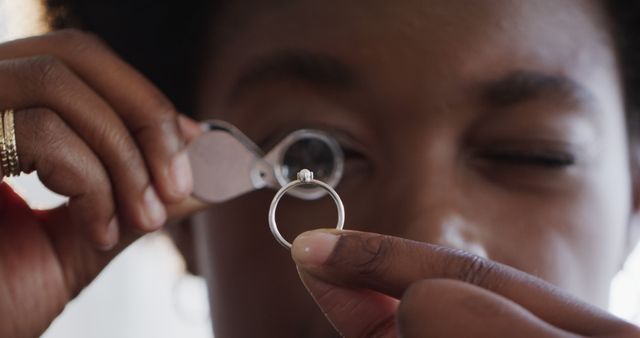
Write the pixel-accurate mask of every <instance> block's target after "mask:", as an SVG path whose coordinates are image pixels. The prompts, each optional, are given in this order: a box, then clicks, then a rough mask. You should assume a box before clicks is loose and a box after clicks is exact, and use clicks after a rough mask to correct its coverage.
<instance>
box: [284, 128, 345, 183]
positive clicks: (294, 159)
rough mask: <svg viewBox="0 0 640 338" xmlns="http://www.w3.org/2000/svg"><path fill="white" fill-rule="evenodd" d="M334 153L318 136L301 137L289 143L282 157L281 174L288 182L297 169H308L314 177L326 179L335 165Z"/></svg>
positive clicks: (291, 179) (294, 177)
mask: <svg viewBox="0 0 640 338" xmlns="http://www.w3.org/2000/svg"><path fill="white" fill-rule="evenodd" d="M334 156H335V154H334V152H333V151H332V150H331V147H330V146H329V144H327V142H325V141H324V140H322V139H319V138H303V139H301V140H298V141H296V142H294V143H293V144H291V145H290V146H289V148H288V149H287V150H286V152H285V153H284V157H283V159H282V167H281V168H282V176H284V177H286V178H287V179H288V180H289V182H290V181H293V180H295V179H296V175H297V173H298V171H300V170H302V169H309V170H311V171H313V174H314V177H315V178H316V179H318V180H321V181H325V182H326V181H328V180H329V178H330V177H331V175H332V174H333V171H334V170H335V166H336V159H335V158H334Z"/></svg>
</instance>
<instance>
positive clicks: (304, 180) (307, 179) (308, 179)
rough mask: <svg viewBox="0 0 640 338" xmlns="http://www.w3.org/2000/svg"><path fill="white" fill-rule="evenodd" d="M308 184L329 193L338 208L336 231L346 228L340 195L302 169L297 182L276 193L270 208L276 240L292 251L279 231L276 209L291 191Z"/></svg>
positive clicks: (270, 217) (271, 223) (270, 222)
mask: <svg viewBox="0 0 640 338" xmlns="http://www.w3.org/2000/svg"><path fill="white" fill-rule="evenodd" d="M307 184H313V185H317V186H320V187H321V188H323V189H325V190H326V191H327V192H328V193H329V195H330V196H331V198H333V201H334V202H335V203H336V207H337V208H338V224H337V225H336V229H338V230H342V229H343V227H344V205H343V204H342V200H341V199H340V196H338V193H337V192H336V191H335V190H333V188H332V187H331V186H330V185H328V184H326V183H324V182H322V181H318V180H315V179H313V172H311V171H310V170H308V169H302V170H300V172H298V179H297V180H295V181H292V182H290V183H289V184H287V185H285V186H284V187H282V188H281V189H280V190H279V191H278V192H277V193H276V195H275V196H274V197H273V201H271V207H270V208H269V228H270V229H271V233H272V234H273V236H274V237H275V238H276V240H277V241H278V243H280V244H281V245H282V246H283V247H285V248H287V249H291V243H289V242H288V241H287V240H286V239H284V237H282V235H281V234H280V231H279V230H278V224H277V223H276V209H277V208H278V202H280V199H281V198H282V197H283V196H284V195H285V194H286V193H287V191H289V190H290V189H293V188H295V187H297V186H300V185H307Z"/></svg>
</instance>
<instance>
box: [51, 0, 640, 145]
mask: <svg viewBox="0 0 640 338" xmlns="http://www.w3.org/2000/svg"><path fill="white" fill-rule="evenodd" d="M42 1H43V2H44V4H45V6H46V8H47V13H48V18H49V23H50V24H51V27H52V28H53V29H61V28H70V27H76V28H80V29H84V30H88V31H91V32H94V33H96V34H97V35H99V36H101V37H102V38H103V39H104V40H105V41H106V42H107V43H108V44H109V45H110V46H111V47H113V48H114V49H115V51H116V52H117V53H118V54H119V55H121V56H122V57H123V58H124V59H125V60H127V61H128V62H129V63H131V64H133V66H134V67H136V68H137V69H139V70H140V71H142V72H143V73H144V74H145V75H146V76H147V77H148V78H149V79H151V80H152V81H153V82H154V83H156V84H157V85H158V86H159V87H160V88H161V89H162V90H163V91H164V92H165V93H167V94H168V95H169V97H171V99H172V100H173V101H174V103H175V104H176V106H177V107H178V108H179V109H180V110H182V111H184V112H191V111H192V110H193V107H192V102H193V101H194V100H193V93H194V89H195V86H194V84H195V83H196V81H197V76H196V72H197V69H198V67H197V65H200V64H201V62H202V59H201V57H202V56H203V55H205V51H204V49H203V47H204V44H203V42H204V40H203V39H204V38H206V36H205V35H206V34H202V32H203V31H206V30H207V29H208V27H207V23H208V22H210V21H211V20H213V19H214V18H213V16H212V13H215V12H216V9H219V8H220V1H216V0H182V1H171V0H168V1H158V0H92V1H87V0H42ZM602 1H604V4H605V8H606V9H607V10H608V11H609V13H608V14H609V19H610V23H611V29H612V32H613V35H614V37H615V39H616V43H617V49H618V50H617V54H618V56H619V60H620V65H621V69H622V74H623V81H624V90H625V100H626V110H627V112H626V113H627V120H628V121H627V126H628V128H629V134H630V135H631V137H632V138H633V140H634V141H635V140H636V139H639V136H640V66H639V63H640V1H638V0H602ZM175 65H190V67H175Z"/></svg>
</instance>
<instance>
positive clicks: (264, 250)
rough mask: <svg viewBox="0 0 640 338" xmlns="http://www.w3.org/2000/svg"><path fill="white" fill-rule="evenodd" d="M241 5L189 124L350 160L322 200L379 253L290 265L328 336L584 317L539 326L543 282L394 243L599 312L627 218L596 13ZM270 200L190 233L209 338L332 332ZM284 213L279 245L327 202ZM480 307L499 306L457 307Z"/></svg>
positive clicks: (501, 5)
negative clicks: (327, 135)
mask: <svg viewBox="0 0 640 338" xmlns="http://www.w3.org/2000/svg"><path fill="white" fill-rule="evenodd" d="M249 3H251V2H246V3H245V4H244V5H243V4H239V5H235V6H232V7H231V8H230V9H229V10H228V12H225V13H223V15H221V17H222V18H223V20H222V22H220V23H218V24H217V25H215V26H214V27H213V28H212V29H213V30H214V31H224V32H225V33H224V34H223V35H222V36H221V37H220V40H219V41H218V43H219V45H216V47H217V48H215V50H216V53H217V54H216V55H215V57H213V60H212V61H211V65H210V68H209V72H208V73H207V74H208V75H207V76H206V80H205V82H204V85H203V91H202V93H203V95H202V97H203V98H202V101H201V103H200V105H201V107H202V108H201V111H200V115H199V117H200V118H212V117H216V118H222V119H225V120H228V121H230V122H232V123H233V124H235V125H236V126H238V127H239V128H240V129H241V130H243V131H245V132H246V133H247V134H248V135H249V136H250V137H251V138H252V139H253V140H255V141H256V142H258V143H260V144H268V143H269V140H271V139H273V138H276V139H277V138H278V135H280V134H281V133H282V132H283V130H284V131H285V132H286V131H288V130H292V129H295V128H299V127H315V128H321V129H327V130H332V131H335V134H336V135H338V137H341V138H342V139H344V141H343V144H344V146H345V147H346V148H349V149H353V150H354V151H355V152H356V153H357V155H355V156H351V157H350V158H349V159H348V160H347V163H348V164H347V166H348V169H347V172H346V175H345V178H344V180H343V181H342V183H341V184H340V186H339V187H338V188H339V189H338V192H339V193H340V195H341V196H342V198H343V200H344V202H345V205H346V209H347V228H349V229H352V230H358V231H366V232H370V233H379V234H385V235H389V236H394V238H393V239H389V240H388V239H386V238H385V239H376V241H378V240H379V241H381V242H380V243H387V241H391V242H392V243H397V244H393V245H386V246H385V245H384V244H382V248H383V250H378V246H377V244H371V245H369V246H367V245H362V244H361V243H362V241H363V240H362V239H361V238H362V236H365V237H368V236H371V235H368V234H362V235H360V234H350V235H348V236H350V237H348V238H351V236H352V237H355V239H352V240H350V241H348V243H351V244H348V245H347V244H345V245H343V246H341V245H340V244H339V245H338V248H340V250H338V251H337V252H335V253H334V254H333V256H331V258H329V259H328V261H327V263H324V265H323V264H321V263H320V264H308V263H307V262H306V261H305V259H304V258H303V257H305V250H304V248H305V247H309V248H313V247H314V245H315V244H314V243H315V242H313V241H312V240H310V243H311V244H309V243H305V242H304V241H302V242H301V241H298V242H297V243H296V245H297V246H296V247H295V248H294V250H293V257H294V260H295V261H296V263H297V264H298V270H299V272H300V274H301V275H302V277H303V280H304V282H305V284H306V286H307V288H308V289H309V291H310V292H311V293H312V294H313V295H314V297H315V299H316V300H317V302H318V303H319V305H320V307H321V308H322V310H323V311H324V312H328V317H329V318H330V320H331V321H332V322H333V324H334V326H336V327H337V328H338V330H340V332H341V333H342V334H344V335H345V336H347V337H360V336H367V337H368V336H378V334H379V336H384V337H387V336H395V333H396V332H398V331H399V332H402V333H404V334H405V336H408V337H426V336H429V337H430V336H431V334H434V335H433V336H464V337H493V336H529V335H531V336H544V335H549V336H564V335H565V334H566V332H573V333H578V334H587V332H589V331H588V329H586V326H584V325H585V322H588V321H590V320H592V319H593V318H594V317H593V316H591V315H586V314H585V313H582V311H581V310H579V309H572V308H563V310H562V313H563V316H564V315H566V318H562V319H558V318H557V317H556V316H557V314H556V313H552V312H553V311H555V310H554V309H555V307H556V306H557V303H559V302H562V301H563V300H564V299H565V298H564V297H565V296H557V297H556V296H551V295H549V293H550V292H551V290H553V288H552V287H550V286H548V285H544V286H540V285H543V284H542V283H539V282H538V281H528V278H529V277H528V276H527V275H524V274H522V273H515V272H511V271H510V270H508V269H506V268H504V267H502V266H500V267H499V268H495V267H494V266H493V265H491V264H489V263H486V262H485V261H484V260H482V262H483V263H482V264H483V265H482V267H480V268H478V271H477V273H478V274H479V275H482V274H483V273H484V269H485V265H484V264H486V266H487V267H490V268H487V269H490V270H492V271H493V272H491V273H487V274H488V275H490V277H487V278H486V279H485V278H475V277H473V276H471V275H468V274H467V272H466V271H467V270H468V269H469V264H470V262H473V261H474V259H473V258H471V257H466V259H461V260H462V261H463V262H462V263H460V264H459V265H456V264H453V263H449V262H450V260H452V261H454V260H455V259H454V258H450V257H449V256H451V257H457V256H458V253H457V252H456V251H447V250H444V251H441V250H442V249H439V248H437V247H433V246H430V245H421V244H417V243H414V242H409V241H406V242H405V241H404V240H400V239H398V238H404V239H408V240H414V241H417V242H419V243H432V244H436V245H439V246H444V247H448V248H456V249H462V250H466V251H468V252H471V253H473V254H477V255H479V256H480V257H482V258H487V259H489V260H491V261H493V262H500V263H503V264H505V265H509V266H512V267H514V268H516V269H518V270H522V271H525V272H528V273H530V274H532V275H534V276H536V277H539V278H541V279H544V280H546V281H548V282H550V283H551V284H553V285H554V286H556V287H558V288H560V289H563V290H566V291H568V292H570V293H572V294H573V295H575V296H577V297H579V298H581V299H582V300H585V301H587V302H590V303H591V304H595V305H598V306H600V307H606V305H607V299H608V292H609V283H610V281H611V278H612V277H613V275H614V274H615V273H616V272H617V271H618V269H619V266H620V264H621V262H622V261H623V260H624V257H625V255H626V252H625V245H626V243H627V240H628V239H629V238H630V237H629V236H630V231H631V230H632V229H633V227H634V226H635V225H633V224H634V222H633V221H634V218H635V215H636V212H637V209H636V205H634V197H633V193H632V179H631V176H630V171H629V163H630V159H629V157H628V155H627V152H628V144H627V141H626V136H625V123H624V110H623V107H622V96H621V88H620V83H619V74H618V73H617V70H616V67H617V63H616V57H615V55H614V54H613V48H612V47H613V45H612V41H611V37H610V36H608V35H607V33H606V32H607V30H606V22H605V20H606V19H605V18H604V16H603V13H602V9H600V8H599V7H598V6H596V5H594V4H595V2H588V1H538V2H512V1H479V2H478V1H457V2H455V1H454V2H451V1H429V2H428V4H427V3H424V2H423V1H401V2H397V1H395V2H388V1H373V2H372V1H367V2H366V4H364V3H363V2H359V1H355V2H353V1H351V2H347V3H345V2H338V1H336V2H331V3H327V2H326V1H322V2H320V1H298V2H293V3H288V4H286V5H283V6H272V7H270V6H264V7H261V8H259V9H258V10H248V9H247V7H244V6H254V5H255V4H254V3H251V4H249ZM569 12H571V13H573V14H572V15H571V16H567V15H566V13H569ZM554 32H563V33H562V34H557V33H554ZM218 46H224V48H222V47H218ZM301 65H306V66H301ZM300 69H303V70H300ZM605 149H606V151H605ZM272 196H273V192H271V191H265V192H256V193H252V194H249V195H247V196H244V197H242V198H240V199H238V200H235V201H232V202H229V203H226V204H224V205H218V206H215V207H213V208H211V209H209V210H208V211H207V212H206V213H205V214H203V215H199V216H198V217H196V218H195V219H194V220H193V223H194V226H195V228H194V229H195V234H196V237H197V238H206V240H200V241H198V242H197V243H196V244H195V248H196V250H197V257H198V260H199V262H198V263H199V266H200V268H201V273H202V274H203V275H204V276H205V277H206V278H207V280H208V281H209V287H210V291H211V295H210V296H211V304H212V309H213V314H214V317H213V321H214V323H216V326H215V328H216V333H217V334H219V335H220V336H223V337H232V336H236V337H244V336H255V335H256V334H257V332H262V333H264V332H269V333H270V336H274V337H275V336H277V337H327V336H330V335H331V333H330V332H334V331H333V329H331V328H330V327H329V325H328V324H326V320H325V318H324V316H323V314H322V313H321V312H319V311H317V310H316V309H315V308H314V306H313V304H312V301H311V299H310V298H309V296H308V294H307V290H306V289H305V288H303V287H302V286H301V285H300V284H299V283H297V279H298V274H297V273H296V271H295V269H294V265H293V264H291V263H290V262H289V261H288V260H287V255H288V254H289V253H288V252H286V251H284V250H282V248H281V247H279V245H277V243H276V242H275V241H274V240H273V239H272V237H271V234H270V233H269V231H268V229H267V227H266V226H265V219H264V215H266V213H267V208H268V206H269V202H270V199H271V197H272ZM287 202H288V203H285V204H284V205H282V206H281V207H280V208H279V217H280V222H281V223H282V224H283V225H282V226H281V228H284V229H285V232H286V231H288V233H287V234H286V236H285V237H287V238H290V239H292V238H294V237H295V236H296V234H299V233H301V232H303V231H305V230H309V229H312V228H316V227H330V226H331V225H332V224H334V223H335V211H334V210H335V207H334V205H333V202H332V201H331V200H330V199H328V198H327V199H325V200H322V201H321V202H314V203H307V202H302V201H296V200H293V199H292V200H289V201H287ZM246 210H253V211H255V212H250V213H248V212H246ZM630 220H631V222H630ZM343 240H344V238H343V239H342V240H341V242H340V243H342V241H343ZM318 250H319V251H320V252H323V250H324V249H318ZM372 252H373V253H376V254H371V253H372ZM434 252H439V253H440V254H435V253H434ZM442 252H446V253H447V254H442ZM311 255H312V256H313V250H311ZM378 263H380V264H378ZM471 269H472V270H474V271H475V268H471ZM512 273H513V274H514V275H515V277H513V278H511V277H510V276H511V274H512ZM503 284H508V285H512V284H513V289H512V288H510V287H509V288H508V289H509V290H505V289H507V288H505V287H503V286H502V285H503ZM538 287H539V288H542V289H543V290H547V291H546V292H545V291H541V292H536V291H533V289H536V288H538ZM354 289H355V290H354ZM364 290H373V291H376V292H379V293H382V294H383V295H386V296H389V297H390V298H385V297H380V295H379V294H374V293H371V294H369V293H370V291H364ZM407 290H410V291H407ZM553 292H555V291H553ZM363 293H364V294H363ZM540 293H541V294H542V295H541V294H540ZM403 295H404V297H403ZM447 295H460V296H456V297H453V298H451V297H448V296H447ZM465 299H468V300H467V301H465ZM398 300H402V301H401V302H400V309H401V310H400V314H401V316H400V320H399V322H398V323H396V322H395V318H396V316H395V310H396V307H397V306H398ZM403 304H404V306H403ZM485 307H487V308H488V309H496V311H504V312H505V313H504V314H502V315H499V316H494V317H491V316H486V315H482V314H481V313H480V314H479V313H478V311H473V310H474V308H478V309H483V308H485ZM372 308H375V309H379V310H378V311H371V310H370V309H372ZM267 309H268V310H267ZM437 309H443V311H436V310H437ZM487 311H489V312H491V310H487ZM370 312H373V313H370ZM480 312H482V311H480ZM528 316H530V317H531V318H528ZM600 316H602V317H600ZM487 317H489V318H487ZM596 317H598V318H604V317H606V316H605V315H603V314H600V315H598V316H596ZM467 319H468V321H467ZM512 319H513V321H512ZM461 320H462V321H464V322H465V323H468V324H465V325H459V324H458V323H459V322H460V321H461ZM505 320H506V321H507V322H509V323H512V322H513V323H514V324H511V325H510V326H509V328H508V329H507V328H506V327H505V326H504V325H505V324H501V322H504V321H505ZM606 321H608V320H606V319H605V320H604V322H606ZM487 322H488V323H490V324H489V325H488V324H487ZM543 323H547V324H549V323H550V324H551V325H552V326H553V328H554V329H553V330H547V328H545V329H542V327H543ZM421 324H424V327H423V326H421ZM486 325H488V327H485V326H486ZM603 325H604V324H603ZM482 328H486V329H485V330H483V329H482ZM582 328H584V331H581V330H582ZM423 330H426V331H423ZM374 331H375V333H376V334H373V332H374ZM499 332H502V334H499ZM594 332H595V331H594ZM543 333H544V334H543Z"/></svg>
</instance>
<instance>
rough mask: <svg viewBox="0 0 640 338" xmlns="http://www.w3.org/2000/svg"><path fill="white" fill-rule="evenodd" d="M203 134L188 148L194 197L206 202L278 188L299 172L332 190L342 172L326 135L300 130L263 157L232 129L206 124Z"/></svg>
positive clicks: (308, 195)
mask: <svg viewBox="0 0 640 338" xmlns="http://www.w3.org/2000/svg"><path fill="white" fill-rule="evenodd" d="M201 127H202V129H203V131H204V133H203V134H202V135H200V136H199V137H198V138H197V139H196V140H194V141H193V142H191V144H190V145H189V146H188V150H187V151H188V153H189V158H190V161H191V167H192V171H193V176H194V183H195V184H194V192H193V195H194V196H195V197H197V198H198V199H200V200H202V201H204V202H208V203H221V202H224V201H227V200H230V199H232V198H234V197H238V196H240V195H243V194H245V193H248V192H250V191H253V190H257V189H262V188H272V189H280V188H281V187H283V186H285V185H287V184H289V183H290V182H292V181H294V180H296V179H297V177H296V175H297V173H298V172H299V171H300V170H302V169H309V170H311V171H313V172H314V174H315V178H316V179H318V180H320V181H323V182H325V183H326V184H328V185H329V186H331V187H333V188H335V187H336V186H337V185H338V183H339V182H340V179H341V178H342V173H343V171H344V154H343V152H342V148H341V147H340V144H339V143H338V142H337V141H336V140H335V139H334V138H333V137H331V135H329V134H328V133H325V132H323V131H320V130H314V129H300V130H297V131H294V132H292V133H291V134H289V135H287V136H286V137H285V138H284V139H282V141H280V142H279V143H278V144H276V145H275V146H274V147H273V148H271V149H270V150H269V151H268V152H267V153H265V152H264V151H263V150H262V149H260V147H258V146H257V145H256V144H255V143H254V142H253V141H251V140H250V139H249V138H248V137H247V136H245V135H244V134H243V133H242V132H241V131H240V130H238V129H237V128H236V127H234V126H233V125H231V124H229V123H227V122H224V121H219V120H211V121H205V122H203V123H202V124H201ZM290 194H291V195H293V196H295V197H298V198H301V199H306V200H313V199H318V198H321V197H323V196H325V195H326V194H327V192H326V190H325V189H322V188H319V187H317V186H300V187H296V188H294V189H292V190H291V191H290Z"/></svg>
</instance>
